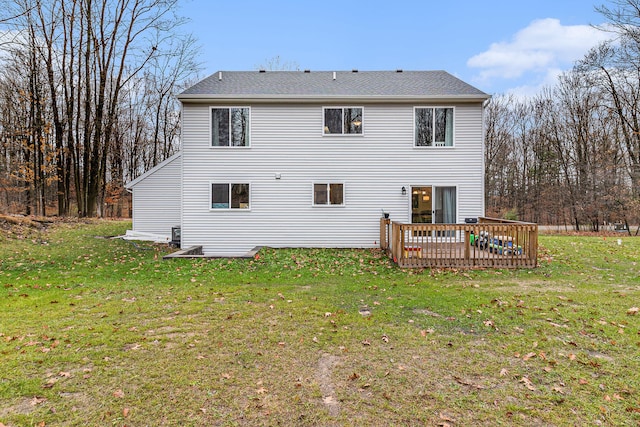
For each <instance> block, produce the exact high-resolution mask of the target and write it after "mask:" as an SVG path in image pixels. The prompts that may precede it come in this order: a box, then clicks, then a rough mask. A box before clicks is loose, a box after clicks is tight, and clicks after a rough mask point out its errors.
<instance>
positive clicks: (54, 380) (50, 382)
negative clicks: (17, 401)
mask: <svg viewBox="0 0 640 427" xmlns="http://www.w3.org/2000/svg"><path fill="white" fill-rule="evenodd" d="M57 382H58V379H57V378H49V379H48V380H47V382H46V383H44V385H43V386H42V388H51V387H53V386H54V385H55V384H56V383H57Z"/></svg>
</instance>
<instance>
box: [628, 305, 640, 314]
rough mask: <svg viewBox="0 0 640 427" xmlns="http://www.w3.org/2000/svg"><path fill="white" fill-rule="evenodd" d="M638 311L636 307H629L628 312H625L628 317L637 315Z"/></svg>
mask: <svg viewBox="0 0 640 427" xmlns="http://www.w3.org/2000/svg"><path fill="white" fill-rule="evenodd" d="M638 311H640V309H639V308H638V307H631V308H630V309H629V310H627V314H628V315H629V316H635V315H636V314H638Z"/></svg>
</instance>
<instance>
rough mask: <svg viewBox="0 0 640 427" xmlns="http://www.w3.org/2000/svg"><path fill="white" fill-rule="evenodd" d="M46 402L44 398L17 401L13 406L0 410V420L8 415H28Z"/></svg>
mask: <svg viewBox="0 0 640 427" xmlns="http://www.w3.org/2000/svg"><path fill="white" fill-rule="evenodd" d="M46 402H47V399H45V398H44V397H25V398H21V399H19V400H17V401H16V402H15V403H14V404H13V405H11V406H8V407H6V408H0V418H3V417H6V416H7V415H9V414H20V415H29V414H30V413H32V412H33V411H35V410H36V409H37V408H38V406H39V405H42V404H44V403H46Z"/></svg>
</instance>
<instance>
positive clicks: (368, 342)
mask: <svg viewBox="0 0 640 427" xmlns="http://www.w3.org/2000/svg"><path fill="white" fill-rule="evenodd" d="M362 345H371V342H370V341H369V340H364V341H362Z"/></svg>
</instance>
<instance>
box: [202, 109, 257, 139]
mask: <svg viewBox="0 0 640 427" xmlns="http://www.w3.org/2000/svg"><path fill="white" fill-rule="evenodd" d="M211 146H212V147H248V146H249V107H211Z"/></svg>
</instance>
